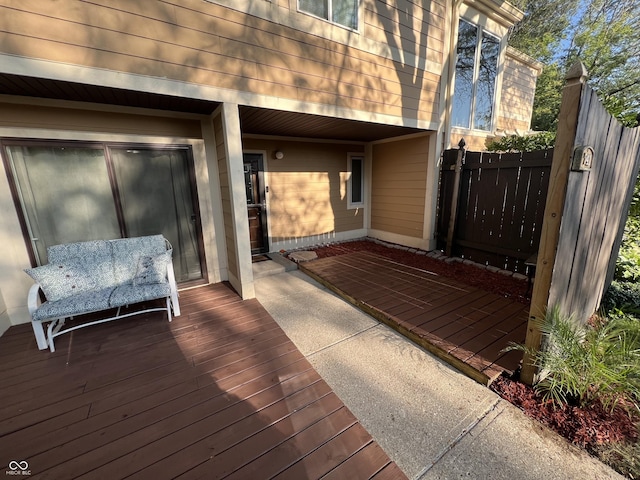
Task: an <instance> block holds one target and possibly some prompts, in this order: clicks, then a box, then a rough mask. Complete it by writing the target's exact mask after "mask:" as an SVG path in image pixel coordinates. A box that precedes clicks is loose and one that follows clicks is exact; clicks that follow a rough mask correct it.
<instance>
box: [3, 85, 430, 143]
mask: <svg viewBox="0 0 640 480" xmlns="http://www.w3.org/2000/svg"><path fill="white" fill-rule="evenodd" d="M0 94H3V95H17V96H24V97H35V98H48V99H55V100H71V101H76V102H89V103H101V104H107V105H120V106H128V107H139V108H149V109H154V110H165V111H172V112H185V113H194V114H201V115H209V114H211V113H212V112H213V111H214V110H215V109H216V108H217V107H218V106H219V105H220V102H215V101H210V100H202V99H194V98H185V97H175V96H171V95H159V94H154V93H145V92H137V91H133V90H125V89H118V88H110V87H100V86H96V85H87V84H83V83H75V82H65V81H60V80H52V79H43V78H35V77H27V76H22V75H11V74H0ZM240 122H241V127H242V133H243V134H250V135H277V136H286V137H300V138H314V139H332V140H349V141H358V142H371V141H374V140H382V139H385V138H391V137H397V136H401V135H407V134H411V133H417V132H422V131H424V130H421V129H418V128H410V127H400V126H395V125H384V124H379V123H372V122H361V121H357V120H347V119H343V118H333V117H326V116H321V115H311V114H307V113H297V112H286V111H281V110H272V109H266V108H259V107H252V106H245V105H242V106H240Z"/></svg>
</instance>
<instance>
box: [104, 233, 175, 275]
mask: <svg viewBox="0 0 640 480" xmlns="http://www.w3.org/2000/svg"><path fill="white" fill-rule="evenodd" d="M110 243H111V248H112V256H113V265H114V275H115V278H116V282H117V285H131V284H133V278H134V277H135V276H136V270H137V268H138V261H139V260H140V257H141V256H155V255H159V254H161V253H165V252H166V251H167V244H166V242H165V239H164V237H163V236H162V235H149V236H146V237H134V238H119V239H117V240H111V241H110Z"/></svg>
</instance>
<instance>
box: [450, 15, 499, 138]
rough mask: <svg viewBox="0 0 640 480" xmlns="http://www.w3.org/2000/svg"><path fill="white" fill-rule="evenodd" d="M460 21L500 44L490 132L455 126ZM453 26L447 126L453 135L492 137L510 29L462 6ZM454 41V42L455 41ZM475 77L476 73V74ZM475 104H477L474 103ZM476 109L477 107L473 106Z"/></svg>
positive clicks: (497, 113) (497, 115)
mask: <svg viewBox="0 0 640 480" xmlns="http://www.w3.org/2000/svg"><path fill="white" fill-rule="evenodd" d="M460 20H464V21H465V22H468V23H471V24H472V25H475V26H476V27H477V28H478V29H479V30H480V31H482V32H486V33H487V34H489V35H491V36H493V37H496V38H497V39H498V40H499V42H500V49H499V52H498V67H497V72H496V81H495V93H494V98H493V113H492V118H491V129H490V130H477V129H473V128H466V127H458V126H454V125H453V111H452V110H453V91H454V85H455V76H456V72H455V64H456V51H457V48H458V40H457V39H458V24H459V21H460ZM452 23H453V25H452V30H453V31H452V32H451V33H452V35H453V39H455V43H454V45H453V48H452V49H451V50H450V55H451V56H450V59H451V62H452V70H451V71H450V76H449V82H448V83H449V92H450V93H449V94H448V95H447V97H448V101H447V104H448V105H447V112H448V120H447V126H448V129H449V132H450V133H452V134H454V133H455V134H472V135H475V136H480V137H486V136H490V135H492V134H493V133H494V132H495V129H496V127H497V125H498V117H499V116H500V102H501V100H502V80H503V75H504V73H503V71H504V64H505V55H506V50H507V33H508V28H507V27H506V26H504V25H501V24H499V23H498V22H496V21H495V20H493V19H491V18H489V17H487V15H485V14H483V13H481V12H479V11H478V10H475V9H474V8H472V7H470V6H468V5H466V4H464V3H463V4H461V5H460V9H459V11H458V15H457V16H455V17H454V19H453V22H452ZM453 39H452V40H453ZM474 76H475V72H474ZM474 103H475V102H474ZM473 108H475V105H473ZM473 112H474V110H473V109H472V111H471V114H472V115H473Z"/></svg>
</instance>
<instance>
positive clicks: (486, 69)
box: [451, 20, 500, 131]
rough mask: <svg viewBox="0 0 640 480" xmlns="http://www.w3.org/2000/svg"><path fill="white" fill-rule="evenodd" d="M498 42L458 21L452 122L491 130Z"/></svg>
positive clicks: (466, 126)
mask: <svg viewBox="0 0 640 480" xmlns="http://www.w3.org/2000/svg"><path fill="white" fill-rule="evenodd" d="M499 53H500V41H499V40H498V39H497V38H496V37H494V36H492V35H489V34H488V33H487V32H484V31H482V30H480V29H479V28H478V27H477V26H475V25H472V24H470V23H469V22H466V21H464V20H460V23H459V26H458V49H457V58H456V77H455V84H454V88H453V109H452V119H451V123H452V125H453V126H454V127H462V128H468V129H475V130H485V131H488V130H491V127H492V122H493V105H494V99H495V86H496V78H497V75H498V57H499Z"/></svg>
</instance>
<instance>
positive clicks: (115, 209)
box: [4, 142, 204, 282]
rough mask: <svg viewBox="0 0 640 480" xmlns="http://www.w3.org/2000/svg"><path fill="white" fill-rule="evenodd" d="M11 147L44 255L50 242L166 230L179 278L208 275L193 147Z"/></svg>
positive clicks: (38, 253) (27, 221)
mask: <svg viewBox="0 0 640 480" xmlns="http://www.w3.org/2000/svg"><path fill="white" fill-rule="evenodd" d="M4 147H5V148H4V151H5V153H6V157H7V160H8V164H9V168H10V171H11V172H12V178H13V186H14V193H15V195H16V197H17V200H18V202H17V203H19V206H20V209H21V213H22V218H23V224H24V225H25V229H26V230H27V232H26V233H27V234H28V236H29V239H30V242H31V246H32V249H33V253H34V256H35V258H36V262H37V263H38V264H45V263H47V256H46V249H47V247H48V246H50V245H56V244H60V243H67V242H77V241H85V240H99V239H110V238H119V237H135V236H141V235H153V234H158V233H161V234H163V235H164V236H165V237H166V238H167V239H168V240H169V242H171V244H172V245H173V249H174V251H173V258H174V267H175V271H176V280H177V281H178V282H185V281H190V280H198V279H201V278H203V276H204V271H203V267H202V251H203V249H202V241H201V238H202V237H201V234H200V228H199V225H200V224H199V214H198V210H197V208H196V207H197V201H196V195H195V190H194V188H193V185H194V174H193V161H192V158H191V150H190V148H189V147H188V146H184V147H182V146H180V147H174V146H166V147H157V146H134V145H110V144H90V145H75V144H68V145H65V144H54V143H42V144H33V143H30V144H19V142H7V143H6V144H5V145H4Z"/></svg>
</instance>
